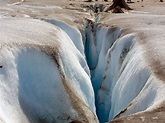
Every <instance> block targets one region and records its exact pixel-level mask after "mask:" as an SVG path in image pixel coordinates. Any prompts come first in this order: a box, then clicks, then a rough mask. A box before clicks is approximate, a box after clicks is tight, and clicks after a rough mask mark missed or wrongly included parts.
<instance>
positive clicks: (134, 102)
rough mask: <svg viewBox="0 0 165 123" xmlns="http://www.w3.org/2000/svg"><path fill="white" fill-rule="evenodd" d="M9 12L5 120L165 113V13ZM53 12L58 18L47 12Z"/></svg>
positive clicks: (0, 37)
mask: <svg viewBox="0 0 165 123" xmlns="http://www.w3.org/2000/svg"><path fill="white" fill-rule="evenodd" d="M21 4H22V5H21ZM2 8H3V9H4V10H6V11H5V12H4V13H0V54H1V55H0V122H2V123H32V122H34V123H43V122H44V123H70V122H72V121H77V120H78V121H81V122H83V123H98V122H100V123H105V122H115V121H117V122H118V119H119V121H120V119H122V118H128V120H131V117H138V116H141V117H140V118H141V119H142V121H141V122H143V121H145V120H146V119H145V117H146V116H147V115H149V116H150V114H151V113H153V112H158V113H160V111H159V110H160V109H162V110H163V107H164V100H165V97H164V95H165V89H164V88H165V84H164V81H165V79H164V66H165V64H164V62H163V61H164V58H165V56H164V51H163V50H164V46H165V45H164V40H165V38H164V37H165V34H164V31H163V29H164V19H165V16H164V15H161V18H160V16H159V15H152V14H150V15H146V14H145V13H143V14H142V13H138V14H137V13H136V14H132V13H127V14H124V15H123V14H117V15H111V14H110V15H108V14H107V13H101V14H100V15H99V16H96V17H95V18H93V17H89V14H88V13H87V14H86V13H84V12H78V11H77V10H74V12H73V11H72V12H73V13H70V11H69V9H68V10H67V9H66V10H63V8H62V7H58V6H52V5H45V6H44V5H35V4H32V5H31V4H27V5H26V4H24V3H18V4H17V3H16V4H8V6H7V7H6V8H5V7H4V6H3V7H2ZM27 8H28V11H30V12H31V13H30V12H27V13H26V9H27ZM52 9H55V11H56V12H57V13H55V14H54V15H53V14H52V13H51V14H50V15H46V14H47V11H48V13H49V12H50V11H54V10H52ZM73 9H74V8H73ZM16 10H17V11H18V10H20V11H18V12H16V15H17V16H16V17H15V16H14V14H15V13H14V12H15V11H16ZM1 11H2V10H1ZM8 11H10V12H9V13H7V12H8ZM61 11H62V12H66V11H67V12H66V13H65V14H60V13H61ZM19 12H20V13H19ZM21 12H22V13H21ZM13 13H14V14H13ZM18 13H19V14H18ZM11 14H13V15H11ZM35 14H36V17H33V16H35ZM43 14H44V15H43ZM13 16H14V17H13ZM34 18H35V19H34ZM162 113H163V111H162ZM158 116H159V115H156V116H155V117H156V118H155V117H154V118H155V119H157V117H158ZM150 117H151V116H150ZM152 118H153V117H151V119H152ZM153 120H154V119H153ZM130 122H131V121H130ZM132 122H133V121H132Z"/></svg>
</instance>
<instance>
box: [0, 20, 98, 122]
mask: <svg viewBox="0 0 165 123" xmlns="http://www.w3.org/2000/svg"><path fill="white" fill-rule="evenodd" d="M0 32H1V33H0V34H1V36H0V41H1V42H0V43H1V51H0V54H1V55H0V64H1V65H2V68H0V96H1V98H0V118H1V120H2V121H3V122H7V123H13V122H15V123H22V122H24V123H29V122H36V123H37V122H38V123H40V122H63V123H68V122H70V121H72V120H80V121H83V122H96V123H97V122H98V120H97V116H96V114H95V104H94V100H95V99H94V92H93V88H92V84H91V81H90V77H89V74H88V73H89V69H88V66H87V63H86V61H85V58H84V56H83V55H82V54H81V53H80V52H79V50H78V49H77V48H76V47H75V45H74V44H73V42H72V40H71V39H70V38H69V36H68V35H67V34H66V33H65V32H64V31H63V30H61V29H60V28H58V27H57V26H52V25H50V24H48V23H46V22H42V21H38V20H33V19H20V18H19V19H13V18H12V19H11V18H1V19H0ZM75 64H76V65H75Z"/></svg>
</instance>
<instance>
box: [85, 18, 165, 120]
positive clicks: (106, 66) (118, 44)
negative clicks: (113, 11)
mask: <svg viewBox="0 0 165 123" xmlns="http://www.w3.org/2000/svg"><path fill="white" fill-rule="evenodd" d="M86 24H87V26H86V37H87V41H86V44H85V48H86V57H87V63H88V65H89V68H90V70H91V81H92V84H93V88H94V91H95V98H96V109H97V115H98V118H99V120H100V122H101V123H104V122H108V121H110V120H112V119H113V118H115V117H121V116H126V115H129V114H133V113H136V112H139V111H148V110H152V109H154V108H155V106H158V105H159V104H160V103H162V102H163V101H162V100H165V98H161V97H160V95H163V94H164V93H165V91H164V89H163V88H164V85H163V84H162V83H161V82H160V80H159V79H156V78H155V75H154V74H153V72H152V70H151V69H150V67H149V64H148V63H147V62H146V58H145V55H144V52H145V49H144V47H143V46H142V45H141V44H140V43H139V42H140V40H141V38H139V35H138V33H136V32H135V33H125V30H124V29H121V28H117V27H105V26H103V25H101V24H94V23H93V22H92V21H89V20H87V22H86ZM158 85H160V86H159V87H158Z"/></svg>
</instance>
